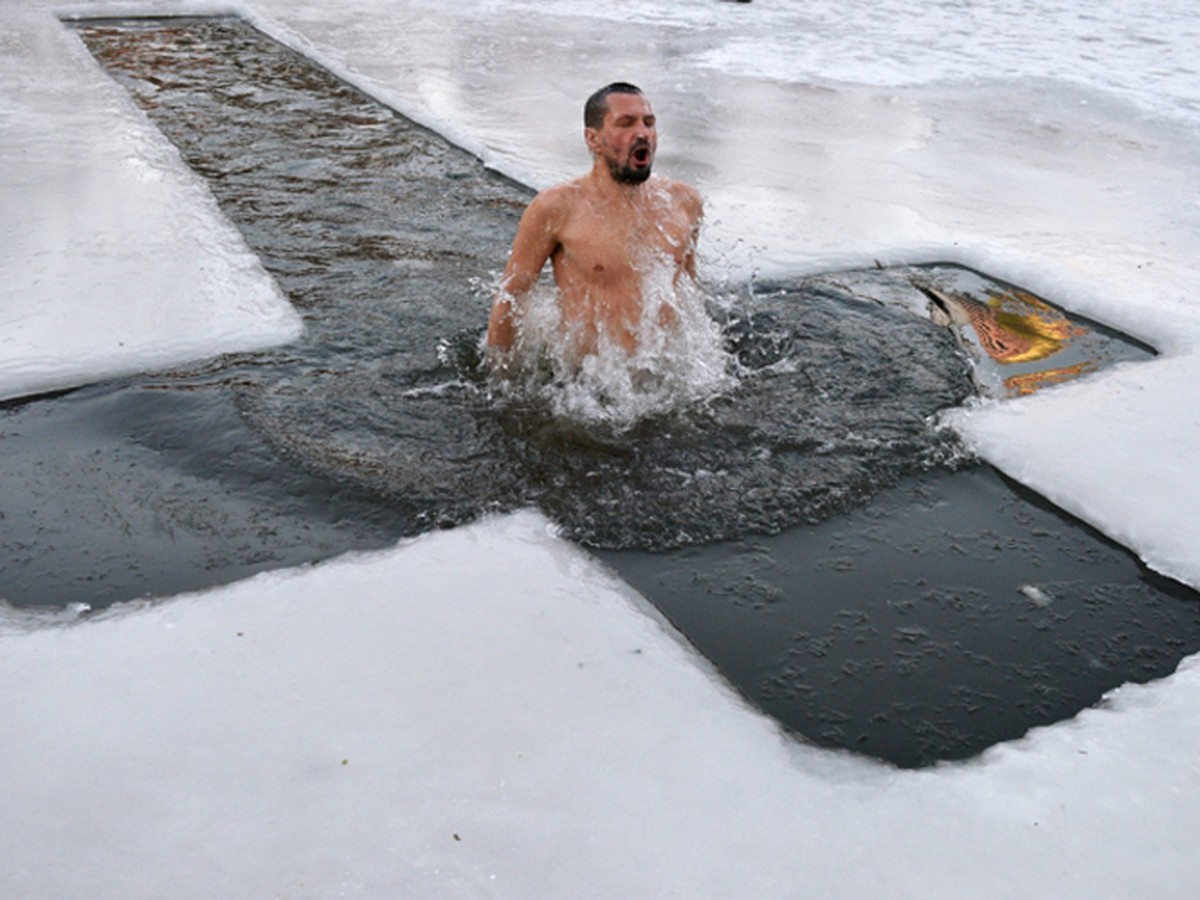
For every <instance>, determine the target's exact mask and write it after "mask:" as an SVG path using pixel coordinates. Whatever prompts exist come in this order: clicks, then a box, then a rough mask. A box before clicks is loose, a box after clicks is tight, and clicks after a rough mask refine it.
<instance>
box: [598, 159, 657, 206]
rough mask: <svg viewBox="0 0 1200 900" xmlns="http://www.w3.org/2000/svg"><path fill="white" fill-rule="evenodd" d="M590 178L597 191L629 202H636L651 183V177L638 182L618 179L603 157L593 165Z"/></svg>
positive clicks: (614, 198) (605, 195)
mask: <svg viewBox="0 0 1200 900" xmlns="http://www.w3.org/2000/svg"><path fill="white" fill-rule="evenodd" d="M588 180H589V181H590V182H591V183H592V186H593V187H594V188H595V189H596V191H597V192H598V193H599V194H601V195H602V196H604V197H609V198H611V199H613V200H618V199H620V200H625V201H628V202H631V203H632V202H636V201H637V200H638V199H639V198H640V197H641V196H642V195H643V193H644V192H645V189H646V186H647V185H648V184H649V183H650V179H646V180H645V181H639V182H638V183H637V184H626V183H625V182H623V181H617V179H616V178H614V177H613V174H612V172H610V171H609V169H608V165H607V164H606V163H605V162H604V160H602V159H597V160H596V161H595V163H594V165H593V166H592V171H591V172H590V173H589V178H588Z"/></svg>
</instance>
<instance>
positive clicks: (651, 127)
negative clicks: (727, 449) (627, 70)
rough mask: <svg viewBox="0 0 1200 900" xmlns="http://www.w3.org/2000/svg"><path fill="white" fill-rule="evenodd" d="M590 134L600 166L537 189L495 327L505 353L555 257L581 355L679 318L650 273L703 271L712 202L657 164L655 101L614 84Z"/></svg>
mask: <svg viewBox="0 0 1200 900" xmlns="http://www.w3.org/2000/svg"><path fill="white" fill-rule="evenodd" d="M584 139H585V141H586V142H587V145H588V149H589V150H590V151H591V152H592V155H593V166H592V169H591V171H589V172H588V173H587V174H585V175H583V176H581V177H579V178H576V179H574V180H572V181H569V182H566V183H565V184H561V185H558V186H556V187H553V188H550V189H548V190H546V191H543V192H542V193H540V194H538V196H537V197H535V198H534V200H533V202H532V203H530V205H529V208H528V209H527V210H526V212H525V215H524V216H523V217H522V220H521V224H520V226H519V227H518V230H517V236H516V239H515V240H514V242H513V249H512V254H511V257H510V259H509V263H508V266H507V267H506V269H505V271H504V275H503V278H502V280H501V284H500V293H499V295H498V297H497V301H496V304H495V306H494V307H493V310H492V316H491V320H490V322H489V329H488V344H489V346H490V347H491V348H493V350H494V351H498V352H499V353H501V354H506V353H508V352H509V351H511V350H512V349H513V347H514V345H515V344H516V343H517V340H518V337H519V334H520V319H521V311H522V306H523V301H524V300H525V298H526V296H527V294H528V292H529V290H530V289H531V288H532V287H533V285H534V283H535V282H536V281H537V277H538V274H539V273H540V272H541V269H542V267H543V265H544V264H545V262H546V261H547V260H549V261H550V263H551V267H552V270H553V273H554V280H555V283H556V285H557V287H558V303H559V309H560V312H561V333H562V336H563V339H564V340H565V341H566V343H567V348H566V349H567V354H568V356H570V357H574V358H576V359H580V358H582V357H584V356H587V355H590V354H594V353H596V352H597V350H598V348H599V347H600V345H601V343H602V341H603V340H604V338H607V339H608V340H609V341H611V342H612V343H613V344H614V345H616V346H618V347H620V348H622V349H624V350H625V351H626V352H627V353H633V352H635V351H636V350H637V348H638V345H639V333H640V331H641V329H642V327H643V325H644V324H645V323H647V322H652V323H655V324H657V325H659V326H661V327H669V326H671V325H673V324H674V323H675V321H676V318H677V317H676V313H675V311H674V309H673V308H672V305H671V302H670V300H671V298H669V297H662V298H656V300H653V301H652V300H649V299H648V297H647V290H646V284H647V279H648V278H649V277H652V276H657V275H661V274H662V273H663V272H665V273H666V275H667V279H666V280H667V283H668V284H669V285H671V286H672V287H674V286H678V283H679V280H680V279H681V278H684V277H687V278H690V279H694V278H695V244H696V237H697V234H698V232H699V227H700V221H701V218H702V216H703V204H702V201H701V199H700V195H699V194H698V192H697V191H696V190H695V189H694V188H691V187H690V186H688V185H685V184H682V183H680V182H676V181H672V180H670V179H668V178H663V177H661V176H657V175H652V174H651V170H652V167H653V165H654V156H655V153H656V151H657V149H658V133H657V128H656V119H655V116H654V111H653V109H652V108H651V105H650V102H649V101H648V100H647V99H646V98H645V97H644V96H643V95H642V94H640V93H612V94H609V95H608V97H607V110H606V112H605V115H604V119H603V122H602V123H601V125H600V126H599V127H596V128H585V131H584ZM647 302H656V308H653V309H648V308H647V305H646V304H647Z"/></svg>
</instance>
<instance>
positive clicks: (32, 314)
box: [0, 0, 301, 400]
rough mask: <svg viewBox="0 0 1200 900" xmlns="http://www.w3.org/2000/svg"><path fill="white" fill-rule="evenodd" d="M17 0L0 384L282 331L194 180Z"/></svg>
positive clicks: (177, 358) (1, 116)
mask: <svg viewBox="0 0 1200 900" xmlns="http://www.w3.org/2000/svg"><path fill="white" fill-rule="evenodd" d="M29 6H30V5H29V4H18V3H15V2H7V0H6V2H3V3H0V21H2V22H3V30H2V32H0V126H2V127H0V159H2V160H3V167H2V169H0V271H2V272H3V274H4V278H3V284H0V400H3V399H7V398H11V397H17V396H22V395H26V394H33V393H39V392H44V391H50V390H56V389H61V388H66V387H72V386H76V385H79V384H83V383H87V382H90V381H94V380H97V379H100V378H105V377H112V376H118V375H124V374H129V373H131V372H136V371H144V370H147V369H153V368H161V367H166V366H170V365H174V364H177V363H182V362H189V361H192V360H196V359H200V358H204V357H207V356H213V355H216V354H218V353H223V352H234V351H241V350H253V349H259V348H262V347H266V346H272V345H275V344H279V343H282V342H285V341H287V340H290V339H292V338H294V337H296V336H297V335H298V334H299V332H300V328H301V323H300V318H299V316H298V315H297V314H296V312H295V311H294V310H293V309H292V308H291V306H290V305H289V304H288V302H287V301H286V300H285V299H284V298H283V296H282V295H281V294H280V292H279V291H278V289H277V288H276V287H275V284H274V282H273V281H272V280H271V279H270V277H269V276H268V275H267V274H266V273H265V272H264V271H263V269H262V267H261V265H260V264H259V262H258V260H257V258H256V257H255V256H254V255H253V254H251V253H250V252H249V250H248V249H247V248H246V246H245V244H244V242H243V240H242V237H241V235H240V234H239V233H238V232H237V230H236V229H234V228H233V227H232V226H231V225H230V224H229V223H228V222H227V221H226V220H225V219H224V217H223V216H222V215H221V213H220V211H219V210H218V209H217V207H216V203H215V201H213V200H212V198H211V195H209V193H208V190H207V188H206V187H204V186H203V184H202V183H201V182H200V180H199V179H198V178H197V177H196V176H195V175H193V174H192V173H191V171H190V170H189V169H187V168H186V166H184V165H183V163H182V162H181V161H180V160H179V158H178V155H177V154H176V153H175V151H174V148H172V147H171V145H170V144H169V143H168V142H167V141H166V139H165V138H163V137H162V136H161V135H160V134H159V133H158V132H157V131H156V130H155V129H154V128H153V126H151V125H150V124H149V123H148V122H147V121H146V120H145V118H144V117H143V116H142V115H141V113H139V112H138V111H137V110H136V109H135V107H134V106H133V104H132V103H131V102H130V100H129V98H128V97H127V96H126V95H125V93H124V91H122V90H121V89H120V88H119V87H117V86H116V85H115V84H114V83H112V82H111V81H110V80H109V79H108V78H107V76H106V75H104V74H103V73H102V72H101V70H100V68H99V67H98V66H97V65H96V63H95V62H94V61H93V60H92V58H91V56H90V55H89V54H88V53H87V52H86V51H85V50H84V49H83V47H82V45H80V44H79V43H78V41H77V40H76V38H75V37H74V36H73V35H71V34H69V33H67V32H66V31H65V30H64V29H63V28H62V25H61V24H60V23H59V22H58V20H57V19H56V18H55V17H54V16H52V15H51V14H50V13H49V11H48V10H46V9H30V8H28V7H29Z"/></svg>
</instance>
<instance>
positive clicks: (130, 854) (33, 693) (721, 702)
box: [0, 513, 1200, 900]
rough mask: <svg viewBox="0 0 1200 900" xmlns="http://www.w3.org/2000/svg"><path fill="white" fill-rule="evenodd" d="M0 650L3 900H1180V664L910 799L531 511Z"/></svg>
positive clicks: (1186, 712)
mask: <svg viewBox="0 0 1200 900" xmlns="http://www.w3.org/2000/svg"><path fill="white" fill-rule="evenodd" d="M9 627H10V628H11V627H12V626H11V625H10V626H9ZM0 646H2V647H3V652H0V680H2V682H3V683H4V684H5V685H6V702H5V709H6V712H5V728H4V729H3V730H2V731H0V752H2V753H3V756H4V759H5V773H4V778H3V779H0V834H3V837H4V840H3V841H2V842H0V873H3V874H2V875H0V879H3V881H2V883H3V885H4V888H5V890H4V893H5V895H6V896H12V897H39V898H60V897H61V898H66V897H79V896H88V897H95V898H97V900H103V898H121V900H129V898H137V897H147V898H149V897H162V896H170V897H172V898H176V900H186V898H190V897H195V898H210V897H273V896H288V897H312V898H322V897H330V896H341V897H359V898H378V897H469V896H470V897H477V896H494V897H606V898H607V897H657V896H676V897H710V898H742V897H779V898H783V897H799V896H823V897H830V896H840V897H864V896H879V895H881V894H883V895H886V896H888V897H961V896H988V897H1030V896H1046V895H1047V894H1053V895H1054V896H1056V897H1080V898H1084V897H1086V898H1089V900H1095V898H1104V897H1113V898H1124V897H1130V896H1153V897H1164V898H1165V897H1184V896H1194V889H1195V886H1196V875H1195V865H1194V859H1193V855H1192V853H1191V852H1190V849H1189V848H1190V843H1189V842H1188V841H1187V840H1185V839H1182V838H1181V835H1187V834H1190V833H1192V831H1193V830H1194V829H1195V827H1197V826H1198V825H1200V807H1198V806H1197V804H1196V803H1195V802H1194V791H1195V784H1196V776H1197V774H1198V773H1197V767H1198V764H1197V762H1196V757H1195V753H1194V748H1195V747H1196V745H1197V742H1198V741H1200V708H1198V706H1197V704H1195V703H1193V702H1189V700H1188V698H1189V697H1190V696H1194V695H1195V693H1196V692H1197V690H1198V689H1200V684H1197V680H1198V676H1200V672H1198V671H1197V670H1196V669H1195V668H1194V667H1189V668H1188V669H1187V670H1186V671H1184V672H1181V673H1180V674H1179V675H1177V676H1176V677H1175V678H1174V679H1173V680H1172V682H1171V683H1170V684H1162V683H1160V684H1157V685H1151V686H1148V687H1127V688H1123V689H1121V690H1120V691H1118V692H1117V693H1116V694H1115V695H1114V696H1113V697H1112V698H1111V701H1110V704H1109V706H1108V708H1106V709H1102V710H1094V711H1089V712H1087V713H1085V714H1084V715H1082V716H1081V717H1079V718H1078V719H1077V720H1076V721H1074V722H1072V723H1070V724H1068V725H1065V726H1061V727H1057V728H1052V729H1045V730H1042V731H1039V732H1036V733H1034V734H1033V735H1031V736H1030V737H1029V738H1027V739H1026V740H1024V741H1021V742H1019V743H1016V744H1013V745H1008V746H1005V747H1002V748H999V749H997V750H993V751H991V752H990V753H988V754H987V755H986V756H985V757H984V758H983V760H982V761H979V762H975V763H971V764H967V765H957V766H944V767H942V768H939V769H937V770H934V771H927V772H924V773H914V772H901V771H894V770H891V769H887V768H884V767H882V766H879V765H875V764H872V763H870V762H867V761H865V760H861V759H855V758H853V757H850V756H848V755H843V754H833V753H829V752H826V751H818V750H815V749H812V748H808V747H804V746H801V745H798V744H795V743H794V742H793V741H791V740H790V739H788V738H786V737H784V736H783V735H782V734H780V733H779V731H778V730H777V728H776V727H775V726H774V725H773V723H771V722H770V721H769V720H766V719H765V718H764V717H762V716H760V715H758V714H756V713H754V712H752V711H750V710H748V709H747V708H745V707H744V706H743V705H742V704H741V703H740V702H739V701H738V700H737V699H736V698H735V697H734V696H733V695H732V693H731V692H730V691H729V690H728V689H727V688H726V687H725V686H724V685H723V684H722V683H720V682H719V681H717V680H716V679H714V678H713V677H711V676H710V675H709V674H708V672H707V671H706V668H705V666H704V665H703V663H702V662H700V661H697V660H695V659H694V658H693V657H692V655H691V653H690V651H689V650H687V649H686V648H685V647H683V646H682V645H681V644H680V643H679V642H678V641H676V639H675V638H674V637H672V636H671V635H670V634H669V633H668V632H667V631H666V630H665V629H664V628H663V627H662V626H661V625H660V624H659V623H658V621H657V620H656V619H655V618H654V617H652V616H651V615H648V614H647V613H645V612H644V611H643V610H642V609H640V608H639V605H638V601H637V599H636V598H635V597H633V596H631V594H630V592H629V591H628V589H626V588H623V587H622V586H621V585H620V584H619V582H616V581H615V580H613V579H612V578H611V577H610V576H609V575H607V574H606V573H604V572H603V571H602V570H601V569H600V568H599V567H598V566H597V565H596V564H595V563H594V562H592V561H590V560H589V558H587V557H586V556H585V555H584V554H583V553H582V552H581V551H579V550H578V549H576V548H574V547H573V546H571V545H569V544H566V543H564V542H562V541H560V540H558V539H555V538H553V537H551V536H549V535H548V533H547V523H546V521H545V520H544V519H542V518H540V517H539V516H536V515H533V514H530V513H525V514H519V515H516V516H512V517H509V518H505V519H499V520H494V521H490V522H486V523H481V524H479V525H475V526H470V527H467V528H462V529H458V530H455V531H450V532H443V533H438V534H435V535H429V536H426V537H424V538H421V539H418V540H416V541H413V542H411V543H409V544H406V545H404V546H401V547H400V548H398V549H396V550H394V551H389V552H386V553H381V554H371V555H362V556H356V557H347V558H343V559H342V560H339V561H336V562H334V563H329V564H324V565H320V566H317V567H315V568H312V569H309V570H307V571H305V570H301V571H296V572H284V573H274V574H270V575H266V576H260V577H258V578H255V579H253V580H250V581H247V582H242V583H241V584H238V585H233V586H231V587H227V588H222V589H218V590H215V591H212V592H209V593H206V594H202V595H197V596H191V597H182V598H175V599H173V600H171V601H170V602H167V603H164V604H161V605H158V606H154V607H150V608H143V609H133V610H114V611H111V612H108V613H105V614H104V615H103V616H101V617H99V618H98V619H97V620H94V621H90V622H84V623H80V624H77V625H74V626H69V627H63V628H52V629H46V628H41V629H36V630H34V631H31V632H26V633H21V632H20V631H10V632H9V633H6V634H3V635H0Z"/></svg>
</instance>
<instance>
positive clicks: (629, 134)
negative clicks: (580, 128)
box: [584, 94, 658, 184]
mask: <svg viewBox="0 0 1200 900" xmlns="http://www.w3.org/2000/svg"><path fill="white" fill-rule="evenodd" d="M607 99H608V111H607V112H606V113H605V114H604V124H602V125H601V126H600V127H599V128H588V129H587V130H586V131H585V134H584V136H585V138H586V140H587V145H588V148H589V149H590V150H591V151H592V153H594V154H596V155H597V156H598V157H600V158H601V159H603V160H604V162H605V164H606V165H607V166H608V171H609V172H610V173H611V174H612V177H613V178H614V179H616V180H617V181H619V182H621V183H622V184H641V183H642V182H643V181H645V180H646V179H647V178H649V177H650V168H651V167H652V166H653V165H654V154H655V151H657V150H658V131H657V130H656V129H655V127H654V124H655V119H654V110H652V109H651V108H650V101H649V100H647V99H646V98H645V97H644V96H642V95H641V94H609V95H608V98H607Z"/></svg>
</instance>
